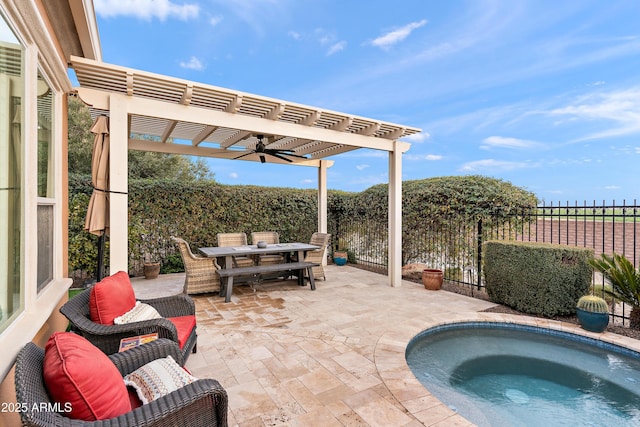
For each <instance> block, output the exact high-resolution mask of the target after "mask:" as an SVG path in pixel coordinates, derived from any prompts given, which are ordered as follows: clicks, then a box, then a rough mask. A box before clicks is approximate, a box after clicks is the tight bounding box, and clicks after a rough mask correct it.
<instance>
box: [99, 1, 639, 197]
mask: <svg viewBox="0 0 640 427" xmlns="http://www.w3.org/2000/svg"><path fill="white" fill-rule="evenodd" d="M94 6H95V10H96V15H97V21H98V31H99V34H100V41H101V46H102V53H103V55H102V56H103V60H104V61H105V62H108V63H112V64H116V65H121V66H125V67H131V68H135V69H140V70H144V71H149V72H153V73H160V74H164V75H168V76H172V77H176V78H183V79H187V80H193V81H196V82H202V83H205V84H211V85H215V86H220V87H226V88H230V89H234V90H241V91H244V92H248V93H255V94H257V95H261V96H267V97H272V98H278V99H283V100H287V101H291V102H297V103H301V104H306V105H311V106H318V107H320V108H324V109H329V110H336V111H340V112H344V113H347V114H353V115H357V116H362V117H367V118H372V119H376V120H381V121H387V122H392V123H398V124H404V125H407V126H412V127H417V128H421V129H422V130H423V132H422V133H420V134H418V135H414V136H412V137H409V138H406V139H405V141H406V142H410V143H411V149H410V150H409V151H408V152H406V153H405V154H404V156H403V169H402V175H403V180H415V179H425V178H430V177H439V176H461V175H483V176H488V177H492V178H498V179H502V180H504V181H507V182H510V183H512V184H513V185H515V186H517V187H520V188H523V189H525V190H527V191H530V192H532V193H534V194H535V195H536V196H537V197H538V199H540V200H545V201H567V200H569V201H598V200H601V201H602V200H604V201H614V200H615V201H616V202H617V201H620V202H621V201H622V200H623V199H624V200H635V199H636V197H638V198H640V192H639V191H638V188H640V174H638V173H636V171H637V169H638V168H637V167H636V163H638V162H639V161H640V72H638V70H640V26H639V25H638V22H639V21H640V2H638V1H635V0H611V1H609V2H601V1H597V0H583V1H579V2H577V1H571V2H557V1H552V0H519V1H515V2H514V1H511V0H453V1H450V2H424V1H421V0H399V2H394V3H389V2H387V1H383V0H371V1H369V2H367V3H366V7H362V6H361V4H360V3H358V2H338V1H336V0H321V1H319V2H301V1H294V0H253V1H251V2H238V1H231V2H229V1H222V0H208V1H206V2H204V1H202V0H137V1H135V2H131V1H129V0H94ZM329 160H334V161H335V164H334V166H333V167H331V168H329V169H328V171H327V182H328V186H329V187H330V188H332V189H336V190H343V191H350V192H359V191H362V190H364V189H366V188H369V187H371V186H372V185H376V184H380V183H386V182H388V176H387V171H388V159H387V155H386V153H385V152H380V151H374V150H366V149H360V150H356V151H353V152H349V153H344V154H340V155H337V156H332V157H330V158H329ZM206 161H207V164H208V165H209V166H210V168H211V170H212V171H213V172H214V173H215V174H216V180H217V181H218V182H220V183H223V184H240V185H243V184H244V185H250V184H269V186H276V187H289V188H315V187H316V186H317V171H316V170H315V169H313V168H305V167H298V168H291V167H287V166H281V165H274V164H259V163H254V162H242V161H229V160H224V159H207V160H206ZM285 168H286V169H285Z"/></svg>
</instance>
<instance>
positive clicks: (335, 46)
mask: <svg viewBox="0 0 640 427" xmlns="http://www.w3.org/2000/svg"><path fill="white" fill-rule="evenodd" d="M345 47H347V42H346V41H344V40H342V41H339V42H338V43H335V44H333V45H331V47H330V48H329V50H328V51H327V56H331V55H333V54H334V53H337V52H340V51H341V50H344V48H345Z"/></svg>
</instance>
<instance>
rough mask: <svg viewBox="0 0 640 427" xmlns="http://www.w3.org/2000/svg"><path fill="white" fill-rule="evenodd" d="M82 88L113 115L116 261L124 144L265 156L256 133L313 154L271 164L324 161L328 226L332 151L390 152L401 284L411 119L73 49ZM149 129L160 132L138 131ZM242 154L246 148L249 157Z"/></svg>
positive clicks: (321, 224) (396, 282)
mask: <svg viewBox="0 0 640 427" xmlns="http://www.w3.org/2000/svg"><path fill="white" fill-rule="evenodd" d="M70 65H71V66H72V67H73V69H74V70H75V74H76V77H77V79H78V82H79V83H80V87H79V88H76V90H77V93H78V96H79V97H80V99H82V100H83V101H84V102H85V103H86V104H88V105H89V106H90V109H91V112H92V115H93V116H94V117H95V116H97V115H99V114H104V115H107V116H109V117H110V136H111V147H110V156H111V157H110V169H109V179H110V187H109V191H110V198H109V200H110V204H109V207H110V217H111V221H110V223H111V227H110V245H111V250H110V254H111V255H110V265H111V271H119V270H125V271H126V270H127V254H128V250H127V245H128V242H127V225H128V215H127V186H128V184H127V170H126V169H125V168H123V167H122V165H126V164H127V150H128V149H131V150H143V151H155V152H162V153H173V154H184V155H190V156H205V157H215V158H224V159H230V160H245V161H260V156H259V155H258V154H254V153H252V150H253V149H254V148H255V146H256V143H257V138H256V135H265V144H266V148H268V149H284V150H292V153H294V154H296V155H298V156H305V157H307V158H306V159H302V158H298V157H289V159H290V160H291V162H287V161H285V160H281V159H279V158H277V157H273V156H268V161H269V162H271V163H282V164H290V165H300V166H310V167H315V168H317V169H318V231H321V232H326V231H327V168H328V167H330V166H331V165H332V164H333V161H332V160H326V158H327V157H330V156H333V155H336V154H340V153H345V152H348V151H352V150H356V149H359V148H370V149H375V150H382V151H386V152H387V153H388V156H389V248H388V250H389V254H388V255H389V258H388V259H389V261H388V262H389V283H390V285H391V286H400V283H401V278H402V275H401V263H402V257H401V254H402V153H404V152H405V151H407V150H408V149H409V147H410V145H409V144H408V143H406V142H403V141H399V138H402V137H406V136H409V135H413V134H415V133H419V132H420V131H421V130H420V129H417V128H413V127H409V126H403V125H398V124H393V123H387V122H382V121H379V120H373V119H368V118H363V117H358V116H354V115H350V114H345V113H339V112H336V111H330V110H325V109H322V108H317V107H311V106H307V105H302V104H296V103H292V102H287V101H282V100H279V99H273V98H267V97H262V96H258V95H253V94H249V93H243V92H239V91H234V90H230V89H224V88H220V87H215V86H211V85H205V84H201V83H196V82H192V81H187V80H182V79H176V78H172V77H168V76H163V75H159V74H153V73H148V72H144V71H139V70H134V69H130V68H125V67H120V66H116V65H112V64H106V63H104V62H100V61H94V60H90V59H85V58H79V57H73V56H72V57H71V64H70ZM140 135H152V136H155V137H156V139H157V140H147V139H145V140H142V139H136V138H135V136H140ZM242 154H248V155H246V156H243V157H242V158H239V159H238V157H239V156H240V155H242Z"/></svg>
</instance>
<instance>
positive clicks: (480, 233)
mask: <svg viewBox="0 0 640 427" xmlns="http://www.w3.org/2000/svg"><path fill="white" fill-rule="evenodd" d="M480 289H482V218H481V219H479V220H478V290H480Z"/></svg>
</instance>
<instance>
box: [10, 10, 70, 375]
mask: <svg viewBox="0 0 640 427" xmlns="http://www.w3.org/2000/svg"><path fill="white" fill-rule="evenodd" d="M4 16H5V17H7V18H8V19H9V25H11V26H13V27H14V29H15V26H14V25H13V24H14V23H13V22H11V15H10V14H5V15H4ZM16 35H17V37H18V38H19V39H20V42H21V43H22V44H23V46H24V47H25V64H24V81H25V92H24V100H23V103H24V108H25V110H24V113H25V114H24V116H23V130H24V141H25V143H24V146H23V157H22V162H23V163H22V167H23V170H24V173H23V176H22V188H24V192H23V196H24V197H23V198H22V216H21V218H22V219H21V220H22V224H21V227H22V233H21V242H20V245H21V258H20V270H21V273H22V274H21V279H20V295H21V307H20V310H19V312H18V313H16V314H15V315H14V316H12V317H11V318H10V319H9V321H10V324H9V325H7V327H6V328H5V329H4V331H2V333H0V348H2V349H3V351H1V352H0V379H1V378H4V377H5V376H6V374H7V373H8V372H9V370H10V369H11V367H12V366H13V364H14V362H15V358H16V356H17V354H18V352H19V351H20V349H22V347H24V345H25V344H26V343H28V342H30V341H31V340H32V339H33V338H34V337H35V336H36V335H37V334H38V332H39V331H40V330H41V329H42V326H43V325H44V324H45V323H46V322H47V320H48V319H49V317H50V316H51V314H53V313H54V311H55V310H56V308H57V305H58V303H59V302H60V300H61V299H62V298H63V297H64V296H65V294H66V293H67V291H68V289H69V287H70V286H71V282H72V281H71V279H69V278H64V277H62V276H63V272H62V265H63V254H62V241H63V240H62V227H61V224H62V210H63V209H62V194H63V188H62V173H61V171H62V156H63V154H64V153H62V146H63V144H62V141H63V136H62V132H61V131H62V130H63V129H66V127H65V126H63V123H62V118H63V117H66V115H65V114H62V112H63V108H64V105H65V104H64V99H63V96H65V93H64V91H63V89H62V88H59V87H56V86H55V85H51V90H52V91H53V93H54V109H55V114H54V134H53V141H52V142H53V144H54V149H53V156H54V162H53V164H54V168H55V171H56V173H54V180H55V184H54V194H55V197H54V199H55V208H54V221H55V223H54V238H53V240H54V246H53V251H54V258H53V277H54V278H53V280H52V281H51V282H49V284H47V286H45V287H44V288H43V289H42V290H41V291H40V293H38V290H37V286H36V283H37V270H36V269H34V268H30V263H33V262H36V261H37V259H38V248H37V241H38V236H37V207H38V200H39V199H38V197H37V196H38V188H37V185H38V184H37V183H38V179H37V174H38V165H37V161H38V147H37V144H34V143H33V141H37V139H38V135H37V132H38V130H37V126H38V123H37V102H36V99H37V84H38V49H37V47H36V46H35V45H34V44H32V43H26V42H25V39H24V37H22V35H21V34H20V32H19V31H16ZM42 65H43V66H41V67H40V72H41V74H42V75H43V76H45V77H48V73H47V71H48V70H50V69H51V68H50V67H48V66H46V64H42ZM47 82H48V83H50V84H51V79H49V78H48V79H47ZM26 141H31V143H27V142H26Z"/></svg>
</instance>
